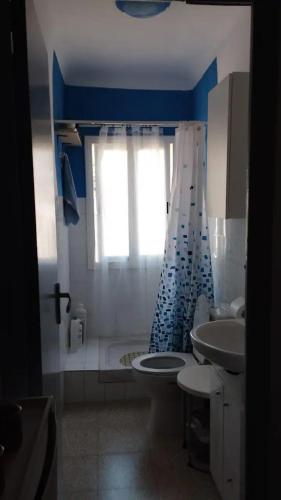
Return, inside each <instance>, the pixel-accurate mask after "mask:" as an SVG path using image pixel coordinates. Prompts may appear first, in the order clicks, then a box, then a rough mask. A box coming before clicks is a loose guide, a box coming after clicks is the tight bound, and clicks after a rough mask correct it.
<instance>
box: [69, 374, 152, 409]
mask: <svg viewBox="0 0 281 500" xmlns="http://www.w3.org/2000/svg"><path fill="white" fill-rule="evenodd" d="M64 375H65V376H64V401H65V403H75V402H82V401H84V402H85V401H88V402H91V401H113V400H121V399H122V400H124V399H142V398H146V397H147V394H146V393H145V392H144V390H143V388H142V387H140V385H139V384H138V383H136V382H134V381H133V382H123V383H121V382H101V381H100V380H99V372H98V371H94V370H91V371H89V370H83V371H66V372H65V374H64Z"/></svg>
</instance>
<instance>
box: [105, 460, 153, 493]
mask: <svg viewBox="0 0 281 500" xmlns="http://www.w3.org/2000/svg"><path fill="white" fill-rule="evenodd" d="M154 487H155V478H154V476H153V471H152V468H151V463H150V458H149V456H148V455H147V453H122V454H119V453H116V454H110V455H100V457H99V488H100V490H106V489H108V490H110V489H126V488H127V489H132V488H135V489H146V490H150V489H152V488H154Z"/></svg>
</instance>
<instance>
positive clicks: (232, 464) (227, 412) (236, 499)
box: [210, 372, 244, 500]
mask: <svg viewBox="0 0 281 500" xmlns="http://www.w3.org/2000/svg"><path fill="white" fill-rule="evenodd" d="M223 378H224V380H223V379H222V380H221V387H220V388H219V389H217V390H216V391H214V392H213V393H212V394H211V435H210V443H211V460H210V461H211V473H212V476H213V478H214V481H215V483H216V485H217V488H218V490H219V493H220V495H221V497H222V499H223V500H242V498H243V481H242V474H241V471H242V466H243V461H242V455H243V452H244V449H243V441H242V439H243V432H242V428H243V417H244V413H243V401H242V389H241V376H240V375H229V374H227V373H226V372H225V374H223Z"/></svg>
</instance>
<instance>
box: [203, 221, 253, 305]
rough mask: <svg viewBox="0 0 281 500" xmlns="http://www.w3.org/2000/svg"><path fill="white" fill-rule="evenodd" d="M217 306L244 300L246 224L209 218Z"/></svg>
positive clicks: (244, 222)
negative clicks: (238, 298)
mask: <svg viewBox="0 0 281 500" xmlns="http://www.w3.org/2000/svg"><path fill="white" fill-rule="evenodd" d="M209 234H210V244H211V257H212V267H213V276H214V289H215V304H216V305H218V304H219V303H221V302H231V301H232V300H233V299H235V298H236V297H239V296H243V297H245V264H246V220H245V219H226V220H225V219H219V218H213V217H212V218H209Z"/></svg>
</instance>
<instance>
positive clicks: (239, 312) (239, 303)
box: [230, 297, 245, 318]
mask: <svg viewBox="0 0 281 500" xmlns="http://www.w3.org/2000/svg"><path fill="white" fill-rule="evenodd" d="M230 312H231V315H232V316H233V318H242V316H243V313H244V312H245V299H244V297H238V298H237V299H235V300H233V301H232V302H231V304H230Z"/></svg>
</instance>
